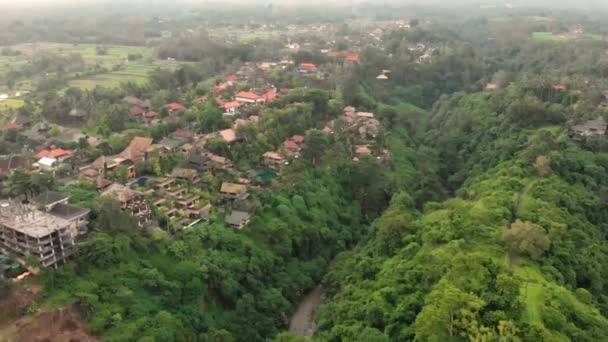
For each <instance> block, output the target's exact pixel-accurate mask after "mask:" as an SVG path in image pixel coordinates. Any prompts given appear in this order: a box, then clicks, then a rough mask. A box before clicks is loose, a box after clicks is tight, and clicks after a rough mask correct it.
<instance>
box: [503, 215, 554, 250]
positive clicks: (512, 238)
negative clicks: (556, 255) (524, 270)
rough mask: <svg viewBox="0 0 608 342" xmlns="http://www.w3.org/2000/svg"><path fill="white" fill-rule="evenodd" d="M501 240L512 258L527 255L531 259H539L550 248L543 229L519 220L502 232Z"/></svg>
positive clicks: (549, 241)
mask: <svg viewBox="0 0 608 342" xmlns="http://www.w3.org/2000/svg"><path fill="white" fill-rule="evenodd" d="M503 240H504V242H505V244H506V245H507V249H508V250H509V253H510V254H511V255H514V256H520V255H524V254H527V255H529V256H530V257H532V259H538V258H540V257H541V256H542V255H543V253H544V252H545V251H546V250H548V249H549V247H550V246H551V240H549V238H548V237H547V233H546V232H545V229H544V228H543V227H541V226H539V225H537V224H534V223H530V222H522V221H520V220H517V221H515V222H514V223H513V224H511V227H510V228H508V229H505V231H504V232H503Z"/></svg>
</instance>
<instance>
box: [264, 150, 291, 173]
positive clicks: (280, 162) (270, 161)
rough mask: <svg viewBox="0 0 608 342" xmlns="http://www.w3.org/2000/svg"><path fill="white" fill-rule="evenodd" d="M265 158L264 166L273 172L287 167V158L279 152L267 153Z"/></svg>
mask: <svg viewBox="0 0 608 342" xmlns="http://www.w3.org/2000/svg"><path fill="white" fill-rule="evenodd" d="M263 157H264V166H266V167H267V168H269V169H271V170H274V171H280V170H281V169H282V168H283V167H284V166H285V165H287V161H286V160H285V158H284V157H283V156H282V155H281V154H280V153H278V152H266V153H264V155H263Z"/></svg>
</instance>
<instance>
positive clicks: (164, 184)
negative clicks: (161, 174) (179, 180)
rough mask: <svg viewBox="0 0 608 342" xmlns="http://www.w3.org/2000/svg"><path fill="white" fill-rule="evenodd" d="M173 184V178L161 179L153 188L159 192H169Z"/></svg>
mask: <svg viewBox="0 0 608 342" xmlns="http://www.w3.org/2000/svg"><path fill="white" fill-rule="evenodd" d="M173 184H175V178H162V179H159V180H158V181H157V182H156V184H154V187H155V188H157V189H159V190H161V189H162V190H170V189H171V186H172V185H173Z"/></svg>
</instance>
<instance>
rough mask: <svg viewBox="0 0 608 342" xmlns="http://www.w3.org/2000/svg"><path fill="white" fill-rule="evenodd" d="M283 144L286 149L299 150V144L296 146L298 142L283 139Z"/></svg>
mask: <svg viewBox="0 0 608 342" xmlns="http://www.w3.org/2000/svg"><path fill="white" fill-rule="evenodd" d="M283 146H285V148H286V149H288V150H299V149H300V146H298V144H297V143H296V142H295V141H293V140H290V139H287V140H285V142H283Z"/></svg>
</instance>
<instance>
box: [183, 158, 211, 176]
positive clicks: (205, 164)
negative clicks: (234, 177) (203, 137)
mask: <svg viewBox="0 0 608 342" xmlns="http://www.w3.org/2000/svg"><path fill="white" fill-rule="evenodd" d="M188 167H190V168H193V169H195V170H198V171H203V172H205V171H208V170H211V169H212V168H213V162H212V161H211V159H210V158H209V157H208V156H207V155H206V154H190V155H189V156H188Z"/></svg>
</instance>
